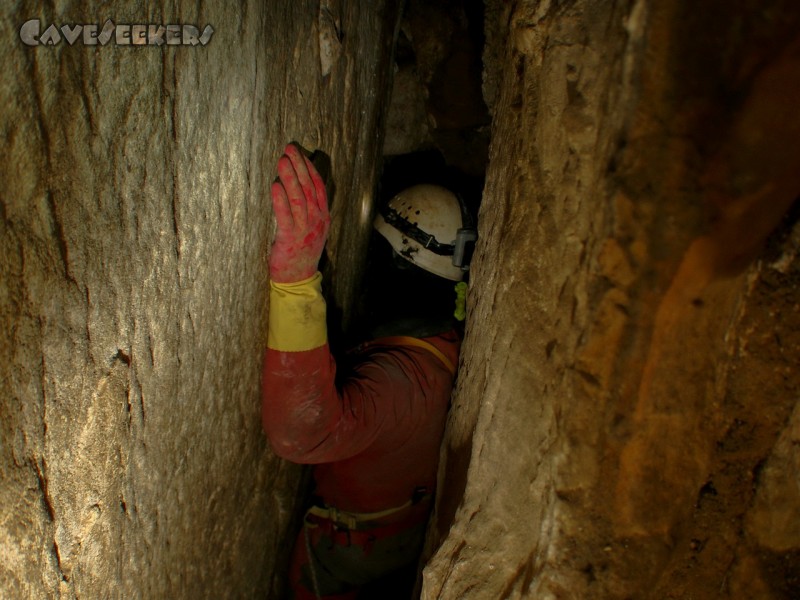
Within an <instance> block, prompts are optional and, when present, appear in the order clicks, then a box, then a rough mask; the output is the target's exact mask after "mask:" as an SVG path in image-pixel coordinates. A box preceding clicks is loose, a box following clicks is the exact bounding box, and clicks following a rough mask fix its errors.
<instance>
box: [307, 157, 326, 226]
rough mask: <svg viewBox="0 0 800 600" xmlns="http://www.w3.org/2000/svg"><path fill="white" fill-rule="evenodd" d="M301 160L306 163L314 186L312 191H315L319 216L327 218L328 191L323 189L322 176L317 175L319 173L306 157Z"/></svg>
mask: <svg viewBox="0 0 800 600" xmlns="http://www.w3.org/2000/svg"><path fill="white" fill-rule="evenodd" d="M303 160H304V161H305V163H306V168H307V169H308V173H309V175H311V181H312V183H313V184H314V190H315V191H316V197H317V207H318V208H319V213H320V216H321V217H322V218H323V219H327V218H328V191H327V189H326V188H325V182H324V181H323V180H322V176H321V175H320V174H319V171H317V169H316V168H315V167H314V163H312V162H311V160H309V158H308V157H306V156H303Z"/></svg>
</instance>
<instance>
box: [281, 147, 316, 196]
mask: <svg viewBox="0 0 800 600" xmlns="http://www.w3.org/2000/svg"><path fill="white" fill-rule="evenodd" d="M286 156H288V157H289V160H290V161H292V167H294V171H295V173H297V179H298V180H299V181H300V187H301V188H303V193H304V194H305V197H306V200H307V201H308V203H309V207H308V208H309V210H312V209H316V208H317V197H316V196H317V192H316V189H315V187H314V183H313V182H312V180H311V175H310V174H309V167H308V163H307V160H306V157H305V156H304V154H303V152H302V150H300V148H298V147H297V146H295V145H294V144H289V145H288V146H286ZM311 168H312V169H313V168H314V167H313V166H312V167H311Z"/></svg>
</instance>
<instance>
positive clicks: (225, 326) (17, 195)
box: [0, 0, 398, 598]
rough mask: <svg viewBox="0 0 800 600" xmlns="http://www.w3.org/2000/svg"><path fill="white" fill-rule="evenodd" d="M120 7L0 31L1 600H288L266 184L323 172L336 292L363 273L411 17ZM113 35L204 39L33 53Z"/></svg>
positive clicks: (290, 493)
mask: <svg viewBox="0 0 800 600" xmlns="http://www.w3.org/2000/svg"><path fill="white" fill-rule="evenodd" d="M106 4H107V3H100V2H93V1H83V2H74V3H56V4H55V5H47V8H42V7H41V6H40V4H39V3H32V2H21V3H14V4H13V7H11V8H9V7H4V8H3V10H2V11H0V27H1V30H2V32H3V35H2V40H3V43H2V45H1V47H0V57H1V58H2V62H3V65H4V68H3V72H2V75H0V100H1V101H2V104H3V113H2V129H3V133H4V141H3V144H2V145H0V163H2V168H1V169H0V179H2V193H1V194H0V327H1V328H2V336H1V339H2V342H1V344H2V345H1V346H0V391H1V392H2V393H0V417H1V418H0V427H2V429H0V478H2V479H1V480H2V485H1V486H0V507H2V508H0V510H1V511H2V519H0V521H1V522H2V526H0V556H2V560H0V596H2V597H3V598H44V597H50V598H53V597H61V598H74V597H81V598H116V597H119V598H136V597H140V598H192V597H195V598H255V597H260V598H263V597H266V596H267V595H268V594H270V592H271V594H270V595H271V596H272V597H277V595H278V589H279V587H280V581H281V580H282V576H283V573H284V570H285V563H286V560H287V558H288V556H287V550H286V549H287V544H289V538H290V537H291V536H293V531H291V530H290V529H291V528H290V525H291V521H292V519H293V515H294V513H295V500H296V495H297V494H298V490H299V489H300V487H299V485H300V482H301V479H302V471H301V470H300V469H299V468H297V467H294V466H291V465H289V464H287V463H284V462H282V461H279V460H278V459H276V458H275V457H274V456H272V455H271V454H270V453H269V451H268V450H267V447H266V441H265V439H264V436H263V433H262V432H261V427H260V418H259V411H260V400H259V376H260V361H261V356H262V350H263V343H264V339H265V334H266V309H267V307H266V305H265V301H266V297H267V293H266V290H267V274H266V273H267V271H266V255H267V249H268V245H269V243H270V235H271V232H270V220H271V214H270V209H269V202H268V197H269V196H268V189H269V184H270V182H271V180H272V178H273V177H274V176H275V173H274V171H273V169H274V164H275V160H276V159H277V157H278V156H279V155H280V153H281V151H282V149H283V146H284V145H285V144H286V143H287V142H289V141H291V140H296V141H298V142H300V143H302V144H303V145H304V146H306V147H308V148H310V149H313V148H318V147H319V148H323V149H324V150H325V151H326V152H327V153H328V154H329V155H330V158H331V164H332V170H333V173H334V174H335V176H334V181H333V185H334V186H335V189H336V193H335V197H334V211H335V212H334V218H335V223H334V236H333V238H332V239H331V244H330V245H329V256H328V267H327V269H328V271H329V272H331V271H333V270H335V268H336V265H337V264H340V263H341V262H343V261H352V260H353V257H354V256H355V257H357V256H359V251H360V248H361V247H362V246H363V245H364V244H365V243H366V237H365V236H366V234H367V233H368V232H369V227H368V225H369V224H368V222H367V219H366V218H365V217H364V214H365V211H366V212H368V209H369V208H370V202H371V194H372V190H373V188H374V182H375V177H376V176H377V172H376V169H375V165H376V161H377V160H378V159H379V157H380V150H381V148H382V138H381V131H382V129H383V128H382V125H381V123H382V119H383V116H382V115H383V112H384V110H383V107H384V105H385V103H386V102H385V98H386V96H387V90H388V89H389V85H388V82H389V79H388V77H389V76H390V71H389V64H390V52H391V45H392V40H393V37H394V29H395V26H396V23H397V21H398V6H397V5H396V3H394V2H391V1H390V2H374V1H372V0H370V1H369V2H367V1H365V2H347V3H345V2H339V1H337V0H333V1H331V0H325V1H323V2H322V5H321V6H320V5H319V3H316V2H282V3H281V2H268V3H264V2H245V3H243V4H242V5H241V6H239V5H237V8H236V10H231V9H230V8H231V7H230V5H229V3H225V2H211V3H203V4H202V7H201V6H200V4H198V3H195V2H182V1H178V2H170V3H155V4H154V3H149V4H148V6H149V9H147V10H144V9H143V5H142V4H141V3H138V2H117V3H114V5H113V8H111V9H110V8H108V6H106ZM109 11H110V12H109ZM106 18H111V19H113V20H114V21H115V22H116V23H126V24H135V23H163V24H170V23H181V24H191V25H195V26H197V27H198V29H199V30H201V31H202V30H203V28H204V27H205V26H206V25H208V24H210V25H211V26H212V27H213V29H214V33H213V36H212V37H211V39H210V41H209V42H208V43H207V44H206V45H196V46H172V45H165V46H163V47H154V46H148V47H144V48H133V47H124V46H116V45H115V43H114V42H113V41H112V42H111V43H109V44H108V45H106V46H100V45H97V46H84V45H83V44H82V41H81V40H79V41H77V42H75V44H74V45H72V46H70V45H69V44H68V43H67V42H66V41H64V40H62V41H61V43H60V44H58V45H54V46H45V45H40V46H37V47H31V46H26V45H24V44H23V43H22V42H21V40H20V35H19V31H20V28H21V26H22V24H23V23H25V22H26V21H28V20H30V19H40V20H41V27H40V34H44V31H45V29H46V28H47V27H48V26H49V25H50V24H53V23H54V24H56V26H57V27H60V26H61V25H69V26H73V25H75V24H84V23H88V24H91V23H97V22H98V21H97V20H100V22H99V25H100V27H101V28H102V25H103V21H105V19H106ZM70 31H72V30H70ZM340 198H347V199H348V201H347V202H345V201H344V200H340ZM342 222H346V223H347V229H346V230H343V229H342V228H341V226H340V223H342ZM351 270H355V269H351ZM336 281H337V283H336V286H337V287H336V288H335V289H333V290H332V291H331V300H332V306H333V307H334V309H335V308H336V307H337V306H341V307H346V306H347V303H348V302H349V298H350V297H351V296H352V285H353V282H354V281H355V280H353V279H350V280H348V279H347V278H346V277H340V278H337V279H336Z"/></svg>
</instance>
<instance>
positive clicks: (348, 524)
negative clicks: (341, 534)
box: [303, 487, 433, 600]
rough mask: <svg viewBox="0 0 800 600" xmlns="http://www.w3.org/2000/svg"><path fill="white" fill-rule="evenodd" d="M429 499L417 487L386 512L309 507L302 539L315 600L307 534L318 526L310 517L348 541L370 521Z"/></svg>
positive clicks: (428, 494)
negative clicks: (343, 530)
mask: <svg viewBox="0 0 800 600" xmlns="http://www.w3.org/2000/svg"><path fill="white" fill-rule="evenodd" d="M431 498H433V494H432V493H431V491H430V490H428V488H425V487H418V488H415V489H414V493H413V494H412V496H411V499H410V500H408V502H405V503H403V504H401V505H400V506H395V507H393V508H387V509H386V510H380V511H377V512H368V513H356V512H350V511H344V510H339V509H337V508H336V507H333V506H318V505H312V506H311V507H309V509H308V510H307V511H306V514H305V517H303V538H304V540H305V545H306V556H307V557H308V570H309V571H310V572H311V584H312V586H313V588H314V595H315V596H316V597H317V600H321V599H322V594H321V593H320V589H319V579H318V578H317V569H316V565H315V564H314V555H313V554H312V551H311V536H310V534H309V530H310V529H314V528H316V527H319V526H320V525H319V524H317V523H314V522H313V521H310V520H309V517H310V516H313V517H317V518H319V519H324V520H326V521H328V522H329V523H331V524H332V525H333V527H334V528H335V529H346V530H347V533H348V539H349V538H350V532H354V531H359V530H360V529H362V528H364V526H365V525H367V528H368V525H369V523H370V522H372V521H377V520H378V519H383V518H385V517H388V516H391V515H394V514H397V513H400V512H402V511H404V510H406V509H408V508H411V507H412V506H416V505H417V504H419V503H421V502H425V501H428V500H430V499H431ZM395 525H397V524H392V525H389V526H388V527H389V528H392V529H393V528H394V526H395ZM401 528H405V525H403V526H402V527H401Z"/></svg>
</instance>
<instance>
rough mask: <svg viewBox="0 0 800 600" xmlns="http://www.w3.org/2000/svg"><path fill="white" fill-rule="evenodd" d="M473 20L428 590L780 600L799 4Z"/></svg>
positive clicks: (787, 515) (784, 569) (792, 371)
mask: <svg viewBox="0 0 800 600" xmlns="http://www.w3.org/2000/svg"><path fill="white" fill-rule="evenodd" d="M486 6H487V11H486V19H487V25H486V27H487V35H486V39H487V48H486V50H485V53H484V56H485V60H486V72H485V76H484V93H485V95H486V98H487V101H488V102H489V105H490V108H491V111H492V114H493V116H494V124H493V129H492V145H491V151H490V157H489V168H488V172H487V183H486V188H485V190H484V198H483V203H482V205H481V212H480V216H479V232H480V241H479V244H478V248H477V251H476V260H475V262H474V268H473V272H472V276H471V292H470V297H469V300H470V307H471V308H470V314H469V317H468V328H467V336H466V341H465V345H464V348H463V351H462V359H461V361H462V362H461V367H460V376H459V381H458V386H457V390H456V392H455V396H454V403H453V408H452V410H451V416H450V422H449V424H448V432H447V439H446V443H445V447H444V449H443V462H442V468H441V486H440V490H441V493H440V495H439V498H438V502H437V512H436V516H435V521H434V524H433V527H432V531H431V534H430V540H429V541H430V543H429V551H428V556H429V561H428V563H427V565H426V566H425V568H424V571H423V585H422V597H423V598H426V599H432V598H448V599H456V598H458V599H459V600H463V599H472V598H475V599H485V598H522V597H531V598H795V597H798V595H800V539H799V538H798V529H797V523H799V522H800V498H798V489H799V488H798V479H797V477H798V475H797V474H798V459H799V458H800V450H799V448H800V446H798V442H797V440H798V435H800V434H798V427H799V425H798V421H797V418H798V417H797V413H798V406H799V405H798V397H799V393H798V392H799V390H800V371H798V369H797V365H798V364H800V338H799V337H798V332H800V257H798V252H799V251H800V226H798V224H797V217H798V208H797V203H796V199H797V198H798V195H799V194H800V175H799V174H800V152H799V151H798V149H797V144H796V140H797V139H798V134H800V114H799V113H798V112H797V110H796V107H797V106H798V105H800V36H799V35H798V33H797V32H798V24H800V10H798V9H797V7H796V5H795V4H793V3H790V2H785V1H772V2H768V3H767V4H766V5H765V4H764V3H756V2H747V1H745V2H734V3H730V2H725V3H722V2H711V3H704V4H703V6H702V7H700V6H699V5H697V4H696V3H690V2H662V1H648V0H635V1H632V2H623V3H611V4H609V3H601V2H582V1H576V2H569V3H556V2H524V1H523V2H516V3H504V2H493V1H490V2H487V3H486ZM792 206H794V208H792Z"/></svg>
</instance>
